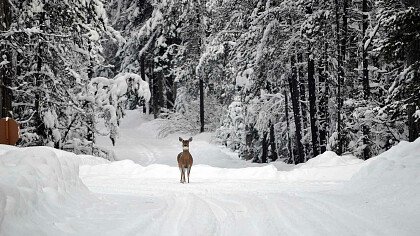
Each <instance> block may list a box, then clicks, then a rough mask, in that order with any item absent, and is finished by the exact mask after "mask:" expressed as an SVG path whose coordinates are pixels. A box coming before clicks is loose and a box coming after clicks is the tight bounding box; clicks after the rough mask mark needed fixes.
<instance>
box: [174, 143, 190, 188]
mask: <svg viewBox="0 0 420 236" xmlns="http://www.w3.org/2000/svg"><path fill="white" fill-rule="evenodd" d="M179 141H180V142H182V152H181V153H179V154H178V157H177V160H178V167H179V171H181V181H180V182H181V183H185V171H186V172H187V179H188V183H189V182H190V172H191V166H192V164H193V158H192V156H191V153H190V151H189V147H190V142H191V141H192V138H189V139H188V140H183V139H182V138H179Z"/></svg>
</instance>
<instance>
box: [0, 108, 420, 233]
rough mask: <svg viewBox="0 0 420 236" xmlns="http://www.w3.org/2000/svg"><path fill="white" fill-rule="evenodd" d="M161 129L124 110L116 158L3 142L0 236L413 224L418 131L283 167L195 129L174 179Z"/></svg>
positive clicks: (172, 140)
mask: <svg viewBox="0 0 420 236" xmlns="http://www.w3.org/2000/svg"><path fill="white" fill-rule="evenodd" d="M157 126H158V123H156V121H148V120H147V119H145V118H144V117H140V115H139V113H137V112H129V113H128V115H127V117H126V118H124V120H123V122H122V124H121V134H120V139H118V140H117V146H116V147H111V146H110V144H111V142H110V140H109V139H107V138H100V139H99V143H100V145H103V146H107V147H108V148H113V149H114V151H115V153H116V155H117V159H118V160H120V161H117V162H107V161H104V160H99V159H96V158H93V157H88V156H86V157H85V156H76V155H73V154H69V153H65V152H61V151H57V150H54V149H48V148H42V147H39V148H30V149H16V148H9V147H6V146H0V151H1V152H0V177H1V178H0V235H241V236H242V235H419V233H420V196H419V193H420V176H419V174H418V173H419V171H420V160H419V158H417V156H416V155H417V153H419V152H420V139H419V140H417V141H416V143H401V144H400V145H399V146H398V147H396V148H393V149H391V150H390V151H388V152H387V153H385V154H383V155H381V156H379V157H376V158H373V159H371V160H370V161H367V162H363V161H361V160H358V159H356V158H354V157H351V156H344V157H339V156H336V155H335V154H334V153H331V152H327V153H325V154H323V155H321V156H318V157H317V158H314V159H312V160H310V161H309V162H307V163H305V164H303V165H300V166H291V165H286V164H283V163H274V164H270V165H258V164H254V163H249V162H245V161H242V160H239V159H238V158H237V157H236V155H235V154H234V153H231V152H230V151H228V150H226V149H224V148H222V147H219V146H217V145H215V144H212V143H211V142H210V140H211V135H210V134H202V135H199V136H196V137H194V140H193V142H192V143H191V153H192V155H193V157H194V166H193V168H192V171H191V183H189V184H181V183H179V170H178V168H177V167H176V154H177V153H178V152H180V151H181V146H180V143H179V142H178V138H177V137H178V136H177V135H171V136H169V137H166V138H163V139H161V138H157V137H156V132H157ZM184 138H187V137H186V136H185V137H184ZM28 156H29V157H28ZM79 178H80V179H79ZM85 186H86V187H87V188H88V189H89V190H90V191H88V190H87V189H86V187H85ZM2 211H3V212H2Z"/></svg>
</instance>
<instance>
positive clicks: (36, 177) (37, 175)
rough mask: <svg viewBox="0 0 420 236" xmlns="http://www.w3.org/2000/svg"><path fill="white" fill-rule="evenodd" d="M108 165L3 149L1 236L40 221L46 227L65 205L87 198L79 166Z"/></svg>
mask: <svg viewBox="0 0 420 236" xmlns="http://www.w3.org/2000/svg"><path fill="white" fill-rule="evenodd" d="M106 162H107V161H106V160H103V159H100V158H95V157H91V156H89V157H88V156H77V155H75V154H72V153H68V152H64V151H60V150H56V149H53V148H49V147H28V148H16V147H10V146H7V145H0V234H2V233H5V234H9V233H10V234H16V233H19V232H20V231H19V230H23V229H21V228H24V227H25V225H26V226H27V227H33V226H31V224H34V222H36V221H37V220H40V218H44V220H41V222H42V223H45V218H54V217H52V216H51V214H52V213H51V212H52V211H53V209H54V208H60V205H61V204H62V203H63V202H64V201H66V200H68V199H70V198H79V199H81V198H83V196H86V195H88V194H89V191H88V189H87V188H86V187H85V185H84V184H83V183H82V181H81V180H80V178H79V166H80V165H92V164H100V163H106ZM28 222H29V223H28ZM30 222H32V223H30ZM49 223H53V222H47V224H49ZM35 224H36V223H35ZM11 232H12V233H11ZM44 233H45V232H37V233H35V234H40V235H42V234H44Z"/></svg>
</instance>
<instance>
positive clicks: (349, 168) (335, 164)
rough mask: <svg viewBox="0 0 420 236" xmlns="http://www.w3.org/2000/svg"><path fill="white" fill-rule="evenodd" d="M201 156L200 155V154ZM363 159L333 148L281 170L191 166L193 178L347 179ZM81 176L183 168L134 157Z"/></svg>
mask: <svg viewBox="0 0 420 236" xmlns="http://www.w3.org/2000/svg"><path fill="white" fill-rule="evenodd" d="M197 158H200V156H197ZM362 163H363V161H362V160H360V159H357V158H356V157H353V156H344V157H341V156H337V155H336V154H335V153H333V152H325V153H324V154H322V155H319V156H317V157H315V158H313V159H311V160H309V161H308V162H306V163H304V164H301V165H298V166H296V167H294V166H292V167H290V166H289V168H292V170H289V171H278V169H277V168H276V167H275V166H274V165H271V164H269V165H265V166H259V167H245V168H217V167H212V166H208V165H194V166H193V167H192V169H191V179H192V180H204V179H207V180H279V181H282V182H304V181H305V182H306V181H318V182H320V181H333V182H339V181H345V180H349V179H350V178H351V176H352V175H353V174H354V173H355V172H357V171H358V170H359V169H360V167H361V166H362V165H361V164H362ZM80 176H81V178H82V179H83V181H89V182H91V183H92V182H96V181H95V179H97V180H99V181H100V179H104V178H109V179H117V178H124V179H126V178H132V179H135V180H137V181H140V180H142V179H149V180H150V179H174V180H177V179H178V178H179V176H180V172H179V170H178V168H177V167H170V166H168V165H160V164H153V165H148V166H142V165H139V164H136V163H134V162H133V161H131V160H124V161H117V162H112V163H109V164H103V165H94V166H82V167H81V168H80ZM88 185H89V184H88Z"/></svg>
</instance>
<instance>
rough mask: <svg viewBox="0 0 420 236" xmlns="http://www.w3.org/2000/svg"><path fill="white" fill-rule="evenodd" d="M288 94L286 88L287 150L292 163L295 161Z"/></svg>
mask: <svg viewBox="0 0 420 236" xmlns="http://www.w3.org/2000/svg"><path fill="white" fill-rule="evenodd" d="M288 97H289V96H288V95H287V90H286V89H285V90H284V112H285V116H286V130H287V150H288V152H289V157H288V160H289V161H288V162H287V163H289V164H291V163H292V162H293V161H294V158H293V149H292V139H291V138H290V123H289V99H288Z"/></svg>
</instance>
